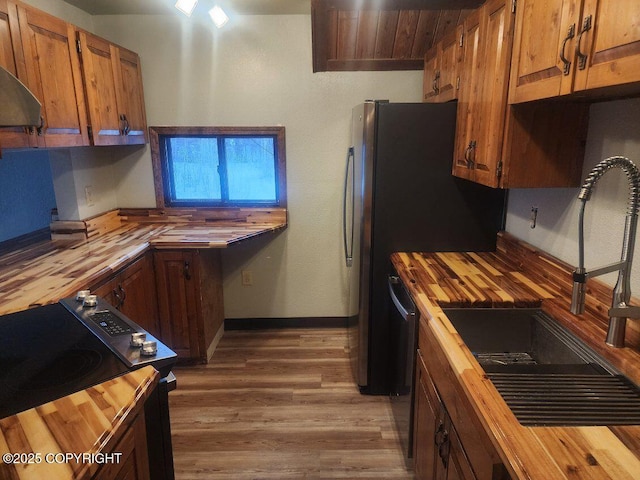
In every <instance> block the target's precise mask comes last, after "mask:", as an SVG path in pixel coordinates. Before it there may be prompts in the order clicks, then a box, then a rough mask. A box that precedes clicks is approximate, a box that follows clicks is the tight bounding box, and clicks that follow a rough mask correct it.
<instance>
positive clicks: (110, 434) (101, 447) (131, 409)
mask: <svg viewBox="0 0 640 480" xmlns="http://www.w3.org/2000/svg"><path fill="white" fill-rule="evenodd" d="M158 381H159V373H158V372H157V371H156V370H155V369H154V368H153V367H152V366H147V367H144V368H141V369H139V370H135V371H132V372H128V373H125V374H123V375H121V376H119V377H116V378H112V379H110V380H107V381H105V382H102V383H100V384H98V385H94V386H92V387H89V388H86V389H84V390H80V391H79V392H75V393H72V394H70V395H67V396H66V397H62V398H59V399H56V400H53V401H51V402H48V403H45V404H43V405H40V406H38V407H34V408H32V409H29V410H25V411H24V412H20V413H17V414H15V415H11V416H9V417H5V418H3V419H0V422H2V424H3V425H4V426H6V425H14V426H19V428H20V430H21V431H22V429H23V427H22V426H20V425H22V423H23V422H30V419H38V423H39V424H40V428H44V427H43V426H49V424H48V423H47V422H46V421H45V420H44V418H45V417H46V416H47V415H49V414H51V413H52V412H55V416H56V424H58V425H62V426H65V428H71V426H72V425H73V424H74V422H77V421H78V418H79V417H78V415H79V414H80V413H79V411H78V410H77V409H76V408H73V409H71V410H70V411H68V409H67V407H68V405H76V403H80V404H84V403H86V399H87V398H91V399H92V400H91V401H92V403H93V404H94V405H93V407H94V409H93V410H89V411H88V410H86V409H84V410H83V413H82V418H84V420H83V421H84V422H92V421H93V422H94V423H93V425H94V427H95V425H103V429H102V431H101V433H100V434H97V433H95V430H93V431H94V433H93V435H95V440H94V441H93V445H92V446H91V447H90V448H83V450H84V451H82V452H80V451H69V450H72V449H69V448H66V449H64V450H63V448H64V447H63V446H62V445H60V443H61V442H62V441H66V442H69V441H73V437H74V436H75V435H79V436H80V437H83V441H85V442H86V441H87V435H88V433H87V431H84V432H77V431H69V432H65V433H59V434H58V435H62V436H61V437H60V436H58V437H57V436H56V435H55V433H54V432H53V431H51V430H49V429H48V428H47V432H46V433H44V432H41V430H40V432H41V433H39V434H38V437H39V439H38V441H39V442H40V444H39V446H35V445H33V446H30V445H31V442H30V441H29V438H28V436H26V435H25V434H24V433H23V434H22V435H21V436H20V443H21V445H22V447H17V448H21V449H24V450H25V451H11V450H10V449H11V447H12V445H13V442H12V441H11V440H10V439H9V440H7V438H9V437H6V436H5V434H3V433H2V430H0V453H2V454H5V453H13V454H20V453H24V454H28V453H31V452H33V453H40V454H41V455H43V456H44V455H47V454H52V455H55V454H60V453H61V454H66V453H76V454H83V453H89V454H100V453H103V454H106V453H116V452H112V451H113V449H114V448H115V446H116V445H117V444H118V442H119V441H120V439H121V438H122V437H123V435H124V434H125V433H126V430H127V428H128V427H129V425H131V424H132V423H133V421H134V420H135V419H136V418H137V416H138V415H139V413H140V412H141V411H142V409H143V407H144V403H145V401H146V399H147V397H148V396H149V394H150V393H151V391H152V390H153V388H155V386H156V385H157V383H158ZM121 388H124V389H125V390H126V391H128V392H130V394H128V395H126V396H125V397H126V401H125V400H124V399H123V398H122V397H120V396H117V398H114V397H111V398H112V399H113V400H115V401H116V404H109V405H105V404H102V403H103V402H104V401H98V403H101V404H100V405H98V404H97V403H96V400H95V399H101V398H102V396H103V395H104V394H105V392H109V391H113V390H119V389H121ZM62 404H64V405H65V408H60V409H58V408H57V406H58V405H62ZM111 410H115V411H114V412H113V413H112V414H110V415H109V416H108V417H107V416H106V415H105V417H104V418H102V420H98V419H97V418H87V417H86V416H87V415H89V413H91V412H93V413H94V415H95V412H97V411H100V412H102V413H103V414H104V412H105V411H111ZM71 417H74V418H71ZM105 422H108V423H109V427H108V428H107V427H106V426H105ZM11 428H14V427H11ZM24 428H28V425H27V426H25V427H24ZM34 428H35V426H34ZM3 430H4V429H3ZM43 442H44V443H43ZM43 445H44V447H43ZM13 446H14V447H15V445H13ZM32 447H35V448H32ZM42 448H46V449H47V451H46V452H45V451H41V450H42ZM81 448H82V447H81ZM38 450H40V451H38ZM92 458H94V457H92ZM66 465H72V463H71V462H69V463H68V464H66ZM74 465H75V469H74V467H73V466H71V467H70V468H64V465H61V464H60V463H59V462H55V463H54V464H51V466H50V468H54V467H55V468H56V469H57V470H58V476H55V478H59V479H61V480H63V479H65V477H64V476H62V477H61V476H60V471H67V474H68V476H67V477H66V478H68V479H69V480H71V479H74V480H75V479H89V478H91V477H92V476H93V475H94V474H95V473H96V472H97V471H98V470H99V469H100V468H101V465H100V464H97V463H81V464H77V463H74ZM20 467H23V468H21V470H20V474H18V473H17V465H13V464H7V463H4V462H3V463H2V464H0V477H2V478H5V475H6V478H20V479H23V480H26V479H31V478H33V479H34V480H35V479H39V478H43V477H42V476H41V475H42V474H43V473H47V472H46V471H47V463H46V462H41V463H39V464H36V465H20ZM29 469H31V473H29ZM16 475H17V476H16Z"/></svg>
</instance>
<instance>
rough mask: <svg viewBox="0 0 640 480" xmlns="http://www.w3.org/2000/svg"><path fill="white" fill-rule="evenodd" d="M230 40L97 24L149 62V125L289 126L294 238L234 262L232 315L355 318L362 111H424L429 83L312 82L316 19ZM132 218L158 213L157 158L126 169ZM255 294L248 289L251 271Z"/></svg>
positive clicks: (229, 262)
mask: <svg viewBox="0 0 640 480" xmlns="http://www.w3.org/2000/svg"><path fill="white" fill-rule="evenodd" d="M236 20H237V21H238V22H239V23H237V24H235V25H231V24H229V28H227V27H225V28H224V29H222V30H216V29H215V28H214V27H213V26H210V25H209V23H208V22H206V23H199V22H198V21H197V20H196V19H193V18H192V19H186V18H185V19H183V18H182V17H180V16H179V15H171V16H160V15H157V16H153V15H150V16H107V17H104V16H96V17H94V19H93V21H94V25H95V29H96V33H97V34H98V35H101V36H103V37H105V38H108V39H110V40H112V41H114V42H116V43H119V44H121V45H123V46H125V47H127V48H131V49H132V50H135V51H136V52H138V53H139V54H140V57H141V62H142V69H143V80H144V88H145V99H146V107H147V120H148V123H149V125H238V126H241V125H284V126H285V127H286V146H287V193H288V203H289V214H290V217H289V218H290V223H289V228H288V229H287V230H286V231H284V232H282V233H280V234H277V235H273V236H267V237H266V238H263V239H258V240H254V241H251V242H248V243H246V244H243V245H239V246H235V247H232V248H230V249H229V250H227V251H225V252H224V253H223V259H224V273H225V278H224V291H225V315H226V316H227V317H229V318H243V317H308V316H312V317H320V316H343V315H345V314H346V310H347V305H346V302H347V299H346V298H345V291H346V286H345V283H346V279H345V276H346V271H345V270H346V269H345V268H344V267H343V263H344V262H343V260H342V252H341V249H342V244H341V242H342V240H341V238H342V237H341V235H342V233H341V208H342V204H341V201H342V200H341V198H342V188H343V186H342V181H343V174H344V168H345V157H346V151H347V147H348V145H349V138H350V132H349V128H350V116H351V108H352V107H353V106H354V105H356V104H358V103H360V102H362V101H363V100H365V99H368V98H388V99H390V100H392V101H420V99H421V90H422V72H420V71H412V72H348V73H316V74H314V73H312V60H311V19H310V16H308V15H289V16H245V17H240V18H236ZM115 171H116V176H117V177H118V179H119V182H118V186H117V197H118V204H119V206H120V207H152V206H154V204H155V197H154V192H153V178H152V174H151V161H150V154H149V149H148V148H142V149H138V150H134V151H132V150H127V154H126V156H124V157H122V158H121V159H120V160H119V161H118V162H117V165H116V166H115ZM242 269H249V270H251V271H252V272H253V278H254V286H253V287H242V286H241V285H240V271H241V270H242Z"/></svg>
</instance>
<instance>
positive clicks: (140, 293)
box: [116, 254, 162, 339]
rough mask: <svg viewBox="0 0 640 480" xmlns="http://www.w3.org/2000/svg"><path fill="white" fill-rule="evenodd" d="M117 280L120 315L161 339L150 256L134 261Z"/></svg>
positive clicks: (151, 258)
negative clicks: (122, 314)
mask: <svg viewBox="0 0 640 480" xmlns="http://www.w3.org/2000/svg"><path fill="white" fill-rule="evenodd" d="M117 280H118V281H117V285H116V294H117V296H118V297H119V300H120V310H121V311H122V313H124V314H125V315H126V316H127V317H129V318H130V319H131V320H133V321H134V322H136V323H137V324H138V325H140V326H141V327H142V328H144V329H145V330H147V331H148V332H149V333H151V334H152V335H154V336H155V337H157V338H159V339H162V337H161V335H160V321H159V319H158V309H157V304H158V301H157V295H156V283H155V274H154V270H153V257H152V256H151V254H147V255H145V256H144V257H142V258H140V259H139V260H136V261H135V262H134V263H133V264H132V265H130V266H129V267H127V268H126V269H125V270H124V271H123V272H122V273H121V274H120V275H119V276H118V279H117Z"/></svg>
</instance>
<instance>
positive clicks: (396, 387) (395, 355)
mask: <svg viewBox="0 0 640 480" xmlns="http://www.w3.org/2000/svg"><path fill="white" fill-rule="evenodd" d="M387 281H388V285H389V296H390V297H391V307H390V309H389V316H390V318H389V324H390V326H391V332H392V335H391V338H392V342H393V344H392V346H391V351H392V356H391V361H392V362H393V365H392V366H391V372H392V382H391V395H390V398H391V409H392V411H393V416H394V419H395V422H396V427H397V430H398V436H399V437H400V441H401V443H402V449H403V451H404V454H405V460H406V462H407V464H408V465H410V464H411V460H410V459H411V457H412V456H413V386H414V371H415V363H416V348H417V346H416V342H417V326H418V314H417V309H416V306H415V304H414V303H413V300H412V299H411V296H410V295H409V292H408V291H407V289H406V288H405V287H404V285H403V284H402V281H401V280H400V278H399V277H398V276H397V275H389V277H388V280H387Z"/></svg>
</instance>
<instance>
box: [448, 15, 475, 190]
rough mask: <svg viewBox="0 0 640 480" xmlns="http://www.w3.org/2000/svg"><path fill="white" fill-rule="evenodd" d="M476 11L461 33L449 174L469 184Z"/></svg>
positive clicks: (473, 110)
mask: <svg viewBox="0 0 640 480" xmlns="http://www.w3.org/2000/svg"><path fill="white" fill-rule="evenodd" d="M481 33H482V29H481V28H480V9H477V10H475V11H474V12H473V13H472V14H471V15H469V16H468V17H467V18H466V19H465V21H464V25H463V33H462V39H463V41H462V50H463V52H462V63H461V64H460V69H459V70H460V90H459V92H458V110H457V118H456V138H455V146H454V158H453V174H454V175H455V176H457V177H460V178H466V179H467V180H471V179H472V176H473V169H472V167H473V165H472V164H471V157H470V154H471V149H472V145H473V139H474V138H476V133H475V130H476V129H477V127H478V126H477V123H478V122H477V118H478V114H477V113H475V112H476V110H477V108H478V106H479V103H478V102H477V101H476V100H477V99H478V98H479V94H480V89H481V87H482V82H481V80H480V78H479V75H480V73H481V70H480V66H481V64H482V58H481V55H480V54H481V51H480V47H481V42H480V35H481Z"/></svg>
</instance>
